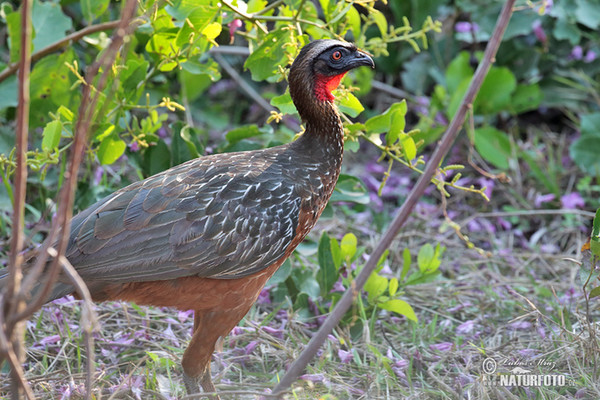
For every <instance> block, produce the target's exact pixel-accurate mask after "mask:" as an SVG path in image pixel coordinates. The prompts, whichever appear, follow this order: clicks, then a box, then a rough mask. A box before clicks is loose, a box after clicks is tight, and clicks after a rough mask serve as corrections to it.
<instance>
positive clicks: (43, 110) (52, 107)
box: [29, 48, 81, 128]
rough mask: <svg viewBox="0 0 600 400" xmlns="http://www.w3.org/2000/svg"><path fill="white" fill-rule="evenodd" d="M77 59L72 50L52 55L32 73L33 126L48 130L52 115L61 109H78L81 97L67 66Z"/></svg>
mask: <svg viewBox="0 0 600 400" xmlns="http://www.w3.org/2000/svg"><path fill="white" fill-rule="evenodd" d="M74 59H75V52H74V51H73V49H72V48H69V49H67V50H65V51H64V52H63V53H60V54H51V55H49V56H46V57H44V58H42V59H41V60H40V61H38V62H37V63H36V64H35V66H34V67H33V70H32V71H31V80H30V90H29V93H30V96H31V107H30V110H31V114H30V119H29V123H30V125H31V127H33V128H36V127H40V126H45V125H46V123H47V122H48V119H49V118H48V114H49V113H54V112H56V110H57V109H58V108H59V107H60V106H64V107H67V108H69V109H76V107H78V104H79V98H80V97H81V96H80V93H79V91H78V90H73V89H71V87H72V86H73V83H74V82H75V79H74V76H73V74H72V73H71V71H70V70H69V68H67V66H66V65H65V63H71V62H72V61H73V60H74Z"/></svg>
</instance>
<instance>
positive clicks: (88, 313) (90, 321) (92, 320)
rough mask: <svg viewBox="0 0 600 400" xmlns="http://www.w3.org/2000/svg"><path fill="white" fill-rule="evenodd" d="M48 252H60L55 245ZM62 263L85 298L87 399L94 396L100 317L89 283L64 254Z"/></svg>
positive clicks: (53, 253)
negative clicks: (97, 330)
mask: <svg viewBox="0 0 600 400" xmlns="http://www.w3.org/2000/svg"><path fill="white" fill-rule="evenodd" d="M48 253H49V254H50V255H51V256H52V257H56V256H57V255H58V253H57V252H56V249H54V248H53V247H51V248H49V249H48ZM59 260H60V264H61V266H62V268H63V271H64V272H65V274H66V275H67V276H68V277H69V279H70V280H71V283H73V286H75V290H76V291H77V293H78V294H79V297H80V298H81V299H82V300H83V308H82V311H81V325H82V326H83V331H84V332H85V348H86V352H87V361H86V382H85V388H86V399H91V398H92V382H93V377H94V337H93V336H92V332H93V331H94V328H95V327H97V326H98V317H97V315H96V312H95V311H94V303H93V301H92V295H91V294H90V290H89V289H88V287H87V285H86V284H85V282H84V281H83V279H81V277H80V276H79V274H78V273H77V271H76V270H75V268H74V267H73V265H71V262H70V261H69V260H68V259H67V257H65V256H64V255H62V256H60V257H59Z"/></svg>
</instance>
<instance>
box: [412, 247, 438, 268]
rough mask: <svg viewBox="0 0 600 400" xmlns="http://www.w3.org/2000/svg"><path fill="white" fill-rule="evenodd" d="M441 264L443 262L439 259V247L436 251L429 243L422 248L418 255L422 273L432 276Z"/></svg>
mask: <svg viewBox="0 0 600 400" xmlns="http://www.w3.org/2000/svg"><path fill="white" fill-rule="evenodd" d="M441 263H442V261H441V260H440V259H439V247H438V249H436V250H434V249H433V246H432V245H431V244H429V243H426V244H424V245H423V246H421V248H420V249H419V254H418V255H417V264H418V266H419V270H420V271H421V272H422V273H424V274H430V273H432V272H435V271H436V270H437V269H438V268H439V266H440V265H441Z"/></svg>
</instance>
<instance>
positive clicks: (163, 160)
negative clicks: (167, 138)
mask: <svg viewBox="0 0 600 400" xmlns="http://www.w3.org/2000/svg"><path fill="white" fill-rule="evenodd" d="M170 166H171V153H170V151H169V147H168V146H167V145H166V144H165V142H164V141H163V140H162V139H161V140H159V141H157V142H156V143H155V144H154V146H150V147H149V148H147V149H146V150H144V158H143V162H142V167H143V168H144V172H146V174H148V175H156V174H158V173H159V172H162V171H164V170H166V169H168V168H169V167H170Z"/></svg>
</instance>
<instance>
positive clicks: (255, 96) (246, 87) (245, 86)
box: [213, 53, 275, 112]
mask: <svg viewBox="0 0 600 400" xmlns="http://www.w3.org/2000/svg"><path fill="white" fill-rule="evenodd" d="M213 57H214V59H215V61H217V62H218V63H219V65H220V66H221V67H223V69H224V70H225V72H227V74H228V75H229V76H230V77H231V79H233V80H234V81H235V82H236V83H237V84H238V87H239V88H240V89H241V90H242V91H243V92H244V93H246V94H247V95H248V97H250V98H251V99H252V100H254V101H255V102H256V103H257V104H258V105H259V106H261V107H262V108H263V109H264V110H265V111H266V112H271V111H275V107H273V106H272V105H270V104H269V103H268V102H267V101H266V100H265V99H264V98H263V97H262V96H261V95H260V94H259V93H258V92H257V91H256V90H255V89H254V88H253V87H252V86H250V84H249V83H248V82H246V81H245V80H244V79H243V78H242V77H241V76H240V74H239V73H238V72H237V71H236V70H235V68H233V67H232V66H231V65H230V64H229V63H228V62H227V60H225V59H224V58H223V56H222V55H221V54H219V53H213Z"/></svg>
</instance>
